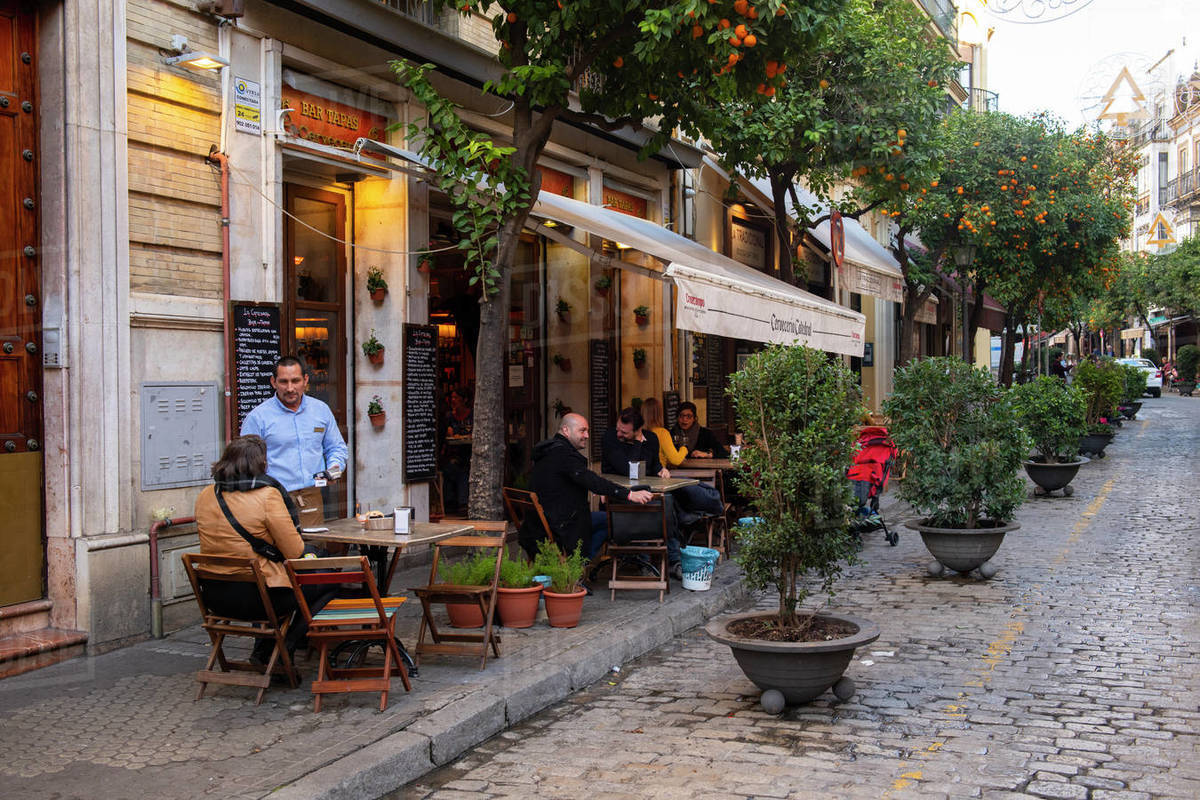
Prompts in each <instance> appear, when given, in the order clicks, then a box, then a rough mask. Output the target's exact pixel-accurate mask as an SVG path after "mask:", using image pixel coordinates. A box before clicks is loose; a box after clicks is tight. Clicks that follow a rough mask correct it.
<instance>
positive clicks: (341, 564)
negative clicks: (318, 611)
mask: <svg viewBox="0 0 1200 800" xmlns="http://www.w3.org/2000/svg"><path fill="white" fill-rule="evenodd" d="M284 566H285V567H286V568H287V572H288V577H289V578H290V579H291V581H292V591H293V592H295V594H296V604H297V605H298V606H299V607H300V613H301V614H303V615H304V620H305V622H307V623H308V624H309V626H311V625H312V624H313V614H312V611H311V610H310V609H309V607H308V600H307V599H305V597H304V591H303V587H305V586H315V585H330V584H343V583H360V584H362V587H363V589H364V590H365V591H366V593H367V595H368V596H369V597H370V598H371V601H372V604H373V605H374V606H375V610H376V611H377V612H378V613H379V621H380V622H381V623H382V624H384V625H386V624H387V614H386V613H385V612H384V609H383V602H382V600H381V599H380V597H379V588H378V587H377V586H376V585H375V573H374V572H372V571H371V565H370V564H369V563H367V557H366V556H336V557H333V558H289V559H288V560H287V561H285V562H284Z"/></svg>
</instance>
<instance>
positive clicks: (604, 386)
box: [588, 339, 612, 460]
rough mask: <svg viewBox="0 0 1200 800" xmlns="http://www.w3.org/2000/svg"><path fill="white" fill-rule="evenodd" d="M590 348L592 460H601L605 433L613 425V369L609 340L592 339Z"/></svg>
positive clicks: (589, 380)
mask: <svg viewBox="0 0 1200 800" xmlns="http://www.w3.org/2000/svg"><path fill="white" fill-rule="evenodd" d="M588 344H589V347H588V386H589V388H590V389H591V398H590V400H589V401H588V425H589V427H590V428H591V429H592V431H594V432H595V433H594V435H593V436H592V437H591V439H592V459H593V460H598V459H599V458H600V444H601V442H602V440H603V439H604V432H605V431H607V430H608V426H609V425H611V424H612V419H611V409H612V367H611V363H612V362H611V359H610V357H609V354H610V352H611V348H610V347H609V346H608V340H607V339H592V340H591V341H590V342H589V343H588Z"/></svg>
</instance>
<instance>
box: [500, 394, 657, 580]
mask: <svg viewBox="0 0 1200 800" xmlns="http://www.w3.org/2000/svg"><path fill="white" fill-rule="evenodd" d="M590 435H591V434H590V431H589V430H588V422H587V419H586V418H584V416H583V415H582V414H566V415H564V416H563V421H562V425H561V426H559V429H558V432H557V433H556V434H554V436H552V437H550V438H549V439H546V440H545V441H541V442H538V443H537V444H536V445H534V447H533V471H532V473H531V475H530V479H529V488H530V489H531V490H532V491H534V492H535V493H536V494H537V496H538V500H539V501H540V502H541V504H542V510H543V511H544V512H545V514H546V522H548V523H549V524H550V530H551V532H552V533H553V534H554V540H555V541H556V542H557V543H558V546H559V548H560V549H561V550H562V551H563V552H564V553H567V554H568V555H569V554H571V553H573V552H575V546H576V545H577V544H581V543H582V550H583V553H584V555H585V556H587V557H588V558H591V557H592V556H593V555H595V549H596V546H597V543H596V542H595V537H594V535H593V534H594V527H593V523H592V517H591V514H590V512H589V508H588V492H591V493H593V494H598V495H601V496H602V497H615V498H618V499H621V500H628V501H630V502H633V503H648V502H650V499H651V498H652V497H653V496H654V495H653V494H651V493H650V492H648V491H646V490H644V489H639V490H638V491H630V490H629V489H627V488H626V487H624V486H621V485H619V484H616V483H613V482H612V481H610V480H608V479H607V478H603V477H601V476H599V475H597V474H596V473H594V472H592V471H591V470H590V469H588V461H587V457H586V456H585V455H584V454H583V452H582V451H583V449H584V448H585V447H587V443H588V438H589V437H590ZM540 525H541V521H540V520H537V519H535V518H534V517H533V516H532V515H530V516H527V517H525V521H524V524H523V525H522V526H521V530H520V531H519V533H518V535H517V541H518V542H520V544H521V547H522V548H523V549H524V550H525V552H526V553H528V554H529V556H530V558H532V557H533V556H534V555H536V554H537V543H538V541H539V540H541V539H543V538H545V534H544V532H543V531H541V530H540V529H539V528H540ZM606 528H607V523H606V525H605V529H606ZM605 529H602V532H604V530H605ZM600 541H603V537H601V538H600Z"/></svg>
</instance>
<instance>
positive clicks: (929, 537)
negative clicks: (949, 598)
mask: <svg viewBox="0 0 1200 800" xmlns="http://www.w3.org/2000/svg"><path fill="white" fill-rule="evenodd" d="M905 524H907V525H908V527H909V528H912V529H913V530H914V531H916V532H917V533H919V534H921V540H922V541H924V542H925V549H927V550H928V551H929V552H930V553H931V554H932V555H933V557H934V558H936V559H937V564H939V565H941V566H943V567H948V568H949V569H952V570H954V571H956V572H970V571H971V570H973V569H975V568H976V567H983V566H984V565H985V564H986V563H987V560H988V559H990V558H991V557H992V556H994V555H995V554H996V551H997V550H999V549H1000V543H1001V542H1003V541H1004V534H1006V533H1008V532H1010V531H1015V530H1016V529H1017V528H1019V527H1021V525H1020V523H1017V522H1012V523H1009V524H1008V525H1002V526H1000V527H994V528H933V527H930V526H928V525H922V524H921V523H919V522H908V523H905ZM929 571H930V573H931V574H934V575H936V574H939V573H940V572H941V570H940V569H938V570H935V569H934V565H932V564H931V565H930V570H929ZM981 571H983V572H985V573H988V572H990V570H981ZM994 574H995V572H990V574H987V575H986V577H991V575H994Z"/></svg>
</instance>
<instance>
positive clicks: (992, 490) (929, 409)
mask: <svg viewBox="0 0 1200 800" xmlns="http://www.w3.org/2000/svg"><path fill="white" fill-rule="evenodd" d="M883 408H884V412H885V413H886V414H887V415H888V416H890V417H891V418H892V429H891V433H892V439H893V440H894V441H895V443H896V445H897V447H899V448H900V450H901V451H902V452H903V453H905V455H906V458H907V459H908V470H907V473H906V474H905V478H904V480H903V482H901V484H900V497H901V499H903V500H905V501H906V502H907V503H909V505H911V506H912V507H913V509H914V510H915V511H916V512H917V513H918V514H919V515H920V516H921V517H923V518H924V522H925V524H927V525H932V526H935V527H942V528H978V527H980V523H981V522H987V523H988V524H996V525H1000V524H1005V523H1007V522H1009V521H1010V520H1011V519H1012V515H1013V513H1014V512H1015V511H1016V510H1017V507H1018V506H1020V505H1021V503H1022V501H1023V500H1024V499H1025V481H1024V479H1023V478H1022V477H1021V476H1020V475H1019V474H1018V470H1019V469H1020V468H1021V462H1022V461H1023V460H1024V458H1025V456H1026V454H1027V453H1028V452H1029V439H1028V437H1027V436H1026V435H1025V431H1024V430H1023V429H1022V428H1021V426H1020V425H1019V424H1018V423H1017V419H1016V414H1015V413H1014V410H1013V403H1012V397H1011V396H1010V395H1009V393H1008V392H1006V391H1005V390H1004V389H1003V388H1002V387H1000V386H997V385H996V384H995V383H994V382H993V381H992V377H991V375H990V374H989V373H988V372H987V371H986V370H982V369H975V368H973V367H972V366H971V365H970V364H967V363H965V362H964V361H962V360H960V359H957V358H929V359H925V360H923V361H916V362H913V363H911V364H909V365H908V366H907V367H904V368H902V369H900V370H897V372H896V388H895V390H894V391H893V392H892V396H891V397H889V398H888V399H887V401H886V402H885V403H884V405H883Z"/></svg>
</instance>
